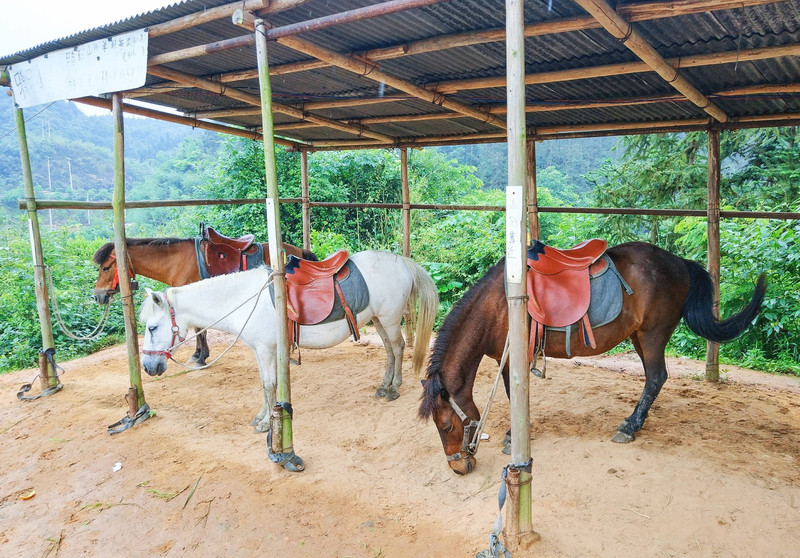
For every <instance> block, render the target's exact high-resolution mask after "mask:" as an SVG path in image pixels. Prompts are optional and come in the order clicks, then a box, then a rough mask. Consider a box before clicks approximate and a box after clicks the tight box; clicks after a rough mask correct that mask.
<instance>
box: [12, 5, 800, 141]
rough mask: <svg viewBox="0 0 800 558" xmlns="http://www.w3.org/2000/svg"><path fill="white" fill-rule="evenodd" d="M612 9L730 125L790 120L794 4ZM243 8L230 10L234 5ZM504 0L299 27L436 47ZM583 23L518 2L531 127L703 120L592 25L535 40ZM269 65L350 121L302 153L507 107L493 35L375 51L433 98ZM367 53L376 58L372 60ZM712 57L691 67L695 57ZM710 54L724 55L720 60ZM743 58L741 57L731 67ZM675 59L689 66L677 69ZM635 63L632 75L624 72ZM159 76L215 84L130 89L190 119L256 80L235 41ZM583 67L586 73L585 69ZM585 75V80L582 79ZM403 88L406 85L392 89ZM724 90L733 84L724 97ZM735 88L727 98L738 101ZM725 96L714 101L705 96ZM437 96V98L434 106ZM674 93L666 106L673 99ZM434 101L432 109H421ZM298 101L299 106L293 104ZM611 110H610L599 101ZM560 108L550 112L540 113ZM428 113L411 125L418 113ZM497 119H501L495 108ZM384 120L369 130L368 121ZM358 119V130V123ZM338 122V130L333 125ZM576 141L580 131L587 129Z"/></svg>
mask: <svg viewBox="0 0 800 558" xmlns="http://www.w3.org/2000/svg"><path fill="white" fill-rule="evenodd" d="M379 4H380V2H378V1H370V0H338V1H336V2H333V1H330V0H308V1H306V2H303V3H301V4H300V5H299V6H297V7H294V8H292V9H289V10H286V11H283V12H280V13H275V14H270V15H265V18H266V19H267V21H268V22H269V24H270V25H271V27H272V28H280V27H282V26H285V25H291V24H297V23H301V22H308V21H309V20H313V19H315V18H319V17H322V16H330V15H336V14H342V13H344V12H346V11H348V10H354V9H358V8H364V7H369V6H376V5H379ZM611 4H612V5H613V6H614V7H615V9H616V10H617V11H618V13H620V14H622V15H623V16H625V17H629V18H630V17H632V16H631V14H639V15H637V16H636V17H634V23H633V28H634V29H635V30H636V31H637V32H638V33H639V34H640V35H641V36H642V37H643V38H644V39H645V40H647V41H648V42H649V43H650V45H652V46H653V48H654V49H655V50H656V51H657V52H658V53H659V54H660V55H661V56H662V57H664V58H667V59H671V58H676V59H677V58H680V60H681V64H682V66H681V67H680V70H679V71H680V74H681V75H682V76H683V77H685V78H686V79H687V80H688V81H689V82H690V83H691V84H692V85H693V86H694V87H695V88H696V89H698V90H699V91H700V92H701V93H703V94H704V95H707V96H709V98H710V99H711V100H712V101H713V102H714V103H715V104H716V105H717V106H719V107H720V108H721V109H722V110H723V111H724V112H725V113H726V114H727V115H728V116H729V117H732V118H742V117H745V118H756V117H760V116H775V115H782V114H784V115H787V119H789V120H786V121H785V122H792V123H793V122H796V121H797V122H800V116H799V115H798V111H799V110H800V0H783V1H778V2H768V1H763V2H758V1H755V2H754V1H753V0H740V1H739V2H737V3H734V2H730V1H728V0H718V2H717V3H716V6H715V5H713V4H711V3H707V2H704V3H703V10H704V11H700V12H698V13H683V12H679V11H675V10H681V9H682V8H683V7H685V6H690V7H691V3H687V2H682V3H674V2H667V1H666V0H663V1H660V0H656V1H653V2H638V3H623V2H613V1H612V2H611ZM659 4H663V5H669V7H670V8H671V9H672V10H673V11H672V12H670V13H669V16H668V17H658V18H657V19H653V18H650V19H648V18H647V17H646V16H643V15H642V14H643V13H644V11H645V10H646V9H647V8H648V7H660V6H659ZM225 5H229V1H226V0H186V1H184V2H178V3H175V4H173V5H170V6H168V7H165V8H163V9H160V10H155V11H153V12H149V13H145V14H141V15H138V16H134V17H131V18H128V19H126V20H124V21H119V22H114V23H111V24H109V25H106V26H102V27H98V28H95V29H90V30H87V31H84V32H82V33H78V34H75V35H72V36H69V37H64V38H61V39H57V40H54V41H52V42H48V43H45V44H43V45H39V46H37V47H34V48H32V49H29V50H26V51H23V52H20V53H15V54H12V55H8V56H4V57H2V58H0V65H9V64H14V63H18V62H21V61H24V60H28V59H31V58H35V57H37V56H40V55H42V54H45V53H48V52H52V51H55V50H59V49H62V48H67V47H72V46H76V45H79V44H82V43H85V42H89V41H93V40H97V39H100V38H105V37H109V36H113V35H116V34H119V33H123V32H126V31H132V30H135V29H141V28H149V27H153V26H155V25H158V24H161V23H165V22H170V21H173V20H176V19H178V18H181V17H184V16H187V15H189V14H195V13H201V12H203V11H205V10H208V9H210V8H215V7H219V6H225ZM238 6H241V3H238V4H236V5H235V6H234V7H238ZM504 18H505V3H504V2H503V0H447V1H442V2H439V3H434V4H430V5H426V6H421V7H415V8H413V9H408V10H405V11H400V12H396V13H391V14H384V15H380V16H377V17H373V18H370V19H366V20H363V21H355V22H349V23H340V24H338V25H335V26H331V27H326V28H324V29H317V30H313V31H307V32H304V33H302V34H300V35H299V36H300V37H301V38H302V39H304V40H306V41H309V42H311V43H313V44H315V45H319V46H321V47H324V48H325V49H328V50H330V51H333V52H335V53H339V54H357V55H359V53H361V52H364V51H370V52H375V50H376V49H385V48H388V47H395V46H401V45H405V46H406V48H408V47H409V45H410V46H411V47H414V46H415V42H418V41H438V42H441V41H442V40H446V39H447V37H448V36H451V35H455V34H470V33H472V34H474V33H478V32H486V31H492V30H502V29H504V27H505V19H504ZM572 20H575V21H578V20H580V21H589V22H592V21H593V20H591V18H590V16H588V14H587V13H586V12H584V11H583V9H582V8H581V7H580V6H579V5H578V4H577V3H576V2H574V1H572V0H552V1H546V2H545V1H528V2H526V3H525V23H526V25H528V26H537V28H538V32H536V33H532V34H530V35H529V36H528V37H527V38H526V41H525V62H526V73H527V74H528V75H529V77H530V78H531V79H532V80H533V81H534V83H533V84H531V85H528V86H527V87H526V97H527V103H528V106H529V108H530V111H529V112H528V114H527V122H528V125H529V126H531V127H532V131H535V129H536V128H542V127H544V128H547V127H558V129H559V130H563V131H565V132H568V131H569V130H570V129H576V128H580V129H585V127H586V126H598V127H603V128H607V127H609V126H612V125H614V124H618V125H619V126H620V127H624V125H625V124H626V123H628V124H630V123H636V124H641V123H648V122H650V123H654V124H656V123H662V122H665V121H669V122H674V123H677V124H680V123H681V122H682V121H685V120H696V119H707V120H708V121H709V123H711V122H712V120H711V117H710V116H709V115H708V114H706V112H704V110H703V108H701V107H698V106H696V105H695V104H693V103H692V102H690V101H688V100H685V99H682V98H681V97H682V95H681V94H680V93H679V92H678V91H676V90H675V89H674V88H673V86H672V85H670V83H668V82H667V81H665V80H664V79H663V78H661V77H660V76H659V75H658V74H656V73H655V72H653V71H651V70H649V69H648V68H646V67H644V68H642V67H641V66H642V62H641V60H640V59H639V58H638V57H637V56H636V54H634V53H633V52H632V51H631V50H629V49H628V47H627V46H626V45H625V44H624V43H623V41H620V40H619V39H617V38H615V37H614V36H612V35H611V34H610V33H608V32H607V31H606V30H604V29H602V28H599V26H598V25H597V24H596V22H594V25H593V26H592V25H583V26H580V27H579V28H575V27H573V30H571V31H570V30H568V31H564V30H563V29H562V30H561V31H560V32H549V33H548V32H544V31H542V30H541V28H540V27H539V25H540V24H545V23H547V22H550V23H569V22H570V21H572ZM247 34H248V32H247V31H246V30H244V29H242V28H240V27H237V26H235V25H233V24H232V22H231V21H230V17H224V18H221V19H217V20H215V21H209V22H205V23H201V24H199V25H196V26H192V27H188V28H185V29H182V30H180V31H175V32H172V33H169V34H163V35H160V36H157V37H152V38H151V40H150V43H149V55H150V56H151V57H152V56H156V55H160V54H164V53H170V52H175V51H180V50H182V49H186V48H189V47H196V46H199V45H205V44H209V43H215V42H218V41H223V40H227V39H233V38H236V37H242V36H245V35H247ZM769 47H793V48H794V50H792V51H790V52H789V53H788V54H786V53H784V54H782V55H781V56H777V55H775V54H768V55H760V56H758V57H757V59H750V58H751V57H752V56H753V50H754V49H764V48H769ZM268 50H269V63H270V67H271V68H272V70H273V72H274V73H275V75H273V77H272V89H273V95H274V99H275V102H277V103H281V104H283V105H291V106H294V107H303V110H306V111H307V114H309V115H312V116H314V115H315V116H319V117H323V118H327V119H331V120H336V121H338V122H340V124H344V125H346V126H349V127H350V128H349V131H346V130H342V129H336V128H331V127H324V126H314V127H302V128H292V129H285V130H282V131H281V135H282V136H284V137H290V138H294V139H296V140H298V141H299V142H304V143H307V144H308V145H307V146H306V147H309V146H310V147H312V148H313V145H314V142H315V141H317V142H326V145H329V144H330V142H335V141H342V142H348V144H349V143H352V141H353V140H358V139H359V138H361V139H364V141H365V142H371V143H374V141H375V140H374V139H367V138H365V137H364V136H363V135H362V132H363V131H364V130H371V131H373V132H379V133H381V134H385V135H388V136H391V137H392V138H395V140H396V143H398V144H402V143H414V142H416V141H419V140H420V139H424V138H442V137H449V138H455V139H457V140H459V141H461V140H463V141H465V142H468V141H469V136H470V135H473V134H483V135H485V134H487V133H497V132H502V128H501V127H499V126H495V125H492V124H490V123H487V122H485V121H484V120H485V119H478V118H475V117H469V116H465V115H463V114H458V113H453V117H452V118H447V119H442V118H437V115H440V114H441V113H442V112H452V111H450V110H449V109H446V108H443V107H441V106H439V105H438V104H437V103H439V102H441V100H442V99H450V100H452V101H456V102H458V103H462V104H463V105H465V106H467V107H472V108H478V109H481V110H489V109H490V108H491V109H496V108H497V107H502V106H503V105H504V103H505V85H504V78H505V63H506V62H505V45H504V43H503V41H502V40H493V41H491V42H486V41H483V42H476V43H474V44H459V45H458V46H455V47H451V48H440V49H430V50H427V51H425V52H419V53H415V52H414V51H413V50H412V51H411V52H409V53H406V54H404V55H402V56H394V57H388V58H387V57H379V58H378V59H376V63H377V64H378V67H379V68H380V69H381V71H383V72H385V73H387V74H389V75H391V76H393V77H395V78H398V79H400V80H402V82H403V83H408V84H413V85H414V86H421V87H425V88H428V89H430V90H435V89H436V88H437V87H445V88H446V89H443V91H444V92H445V93H444V95H436V96H434V95H433V93H431V95H430V98H425V99H419V98H416V97H414V96H413V95H409V94H408V93H407V92H406V91H404V90H402V89H397V88H395V87H391V86H388V85H385V84H382V83H380V82H378V81H376V80H374V79H372V77H374V76H370V75H369V72H363V73H367V74H368V75H361V73H358V72H356V73H354V72H352V71H349V70H347V69H343V68H337V67H333V66H324V67H317V68H313V69H306V70H303V71H295V72H289V73H286V72H284V67H285V66H286V65H291V64H295V63H298V62H305V61H311V60H313V59H312V58H311V57H310V56H308V55H307V54H304V53H303V52H299V51H297V50H294V49H293V48H290V47H289V46H287V45H286V44H281V42H280V41H278V42H275V41H270V42H269V46H268ZM375 56H377V55H375ZM698 56H701V57H702V56H707V57H713V59H711V60H708V61H706V62H703V64H702V65H698V63H697V62H696V60H695V59H696V57H698ZM720 57H727V58H726V59H725V60H723V61H722V62H720ZM740 58H741V59H740ZM684 61H686V62H684ZM631 65H635V68H637V71H636V72H635V73H630V71H628V70H626V69H625V68H622V66H625V67H630V66H631ZM163 66H164V67H165V68H168V69H170V70H177V71H179V72H182V73H184V74H188V75H190V76H194V77H201V78H206V79H214V80H218V79H220V76H222V79H223V81H225V88H226V89H225V91H223V92H222V94H220V93H219V92H218V91H214V92H212V91H206V90H204V89H199V88H197V87H187V86H183V87H181V88H179V89H174V90H169V89H166V90H165V89H164V88H165V87H170V86H173V85H175V84H174V83H172V82H170V81H169V80H165V79H162V78H159V77H156V76H155V75H150V76H149V77H148V79H147V87H150V88H152V89H151V90H150V91H148V92H146V93H145V94H142V93H141V92H140V93H139V94H138V95H137V99H138V100H140V101H147V102H151V103H154V104H157V105H163V106H165V107H170V108H174V109H178V110H180V111H183V112H185V113H187V114H193V113H195V112H198V111H215V110H227V109H233V108H254V107H252V106H249V105H246V104H245V103H243V102H242V101H240V100H236V99H233V98H231V97H230V96H228V95H227V94H226V92H227V91H230V90H233V89H236V90H240V91H243V92H246V93H250V94H253V95H257V94H258V90H259V87H258V80H257V78H256V76H255V72H254V70H255V68H256V56H255V48H254V47H253V46H250V45H247V46H240V47H237V48H235V49H230V50H220V51H217V52H213V53H210V54H206V55H204V56H199V57H193V58H186V59H182V60H176V61H173V62H169V63H165V64H164V65H163ZM602 67H616V68H618V70H617V71H616V72H613V71H608V72H606V73H605V74H603V73H602V72H600V74H599V75H596V74H597V73H598V68H602ZM566 70H576V71H577V72H578V74H577V75H572V76H569V79H565V78H564V76H563V75H560V76H559V78H558V79H556V80H554V79H552V78H548V79H545V80H544V83H538V82H537V81H542V79H543V78H541V77H539V76H538V75H537V74H543V73H550V72H562V71H566ZM581 70H584V71H585V75H582V73H581ZM243 71H245V72H248V71H249V72H250V74H249V75H247V76H240V77H243V78H244V79H239V80H237V81H231V80H228V79H227V78H225V76H226V75H227V74H231V73H232V72H243ZM592 76H594V77H592ZM474 78H489V79H490V80H493V81H489V82H486V83H485V84H482V85H480V86H473V85H470V84H462V83H459V84H458V86H452V82H454V81H456V82H461V81H462V80H469V79H474ZM777 85H781V86H788V87H785V88H784V90H782V91H780V92H775V91H766V92H763V93H759V91H758V90H757V89H756V88H758V87H763V86H777ZM401 87H402V88H403V89H405V86H401ZM730 90H734V91H733V92H732V93H731V91H730ZM737 91H738V93H737ZM719 92H727V93H726V95H725V96H716V95H715V94H716V93H719ZM395 95H396V96H398V97H399V98H398V99H397V100H396V101H393V102H386V103H369V104H362V105H359V106H351V105H350V101H351V100H352V99H354V98H357V99H364V100H369V99H374V98H379V97H383V96H395ZM434 97H435V98H434ZM642 98H664V99H663V100H661V101H659V102H648V103H642V102H641V99H642ZM676 99H677V100H676ZM337 100H338V101H341V102H342V103H347V104H346V106H330V105H329V104H328V105H325V106H324V108H315V103H318V102H320V101H326V102H327V101H337ZM432 101H434V102H432ZM304 103H306V104H305V105H304ZM565 103H571V104H576V103H577V104H580V107H583V108H570V109H566V110H565V109H564V107H563V106H560V105H563V104H565ZM609 105H610V106H609ZM548 106H551V107H552V106H557V108H558V109H559V110H555V109H554V110H542V109H541V107H548ZM426 114H428V115H431V118H430V119H424V120H423V119H419V115H426ZM495 116H496V117H498V118H500V119H501V120H502V118H503V114H502V112H501V113H495ZM379 117H380V118H381V119H383V118H385V117H394V118H390V120H391V121H381V122H370V119H375V118H379ZM209 119H213V121H215V122H224V123H227V124H230V125H233V126H244V127H248V128H251V129H252V128H257V127H258V126H259V124H260V116H259V115H258V114H254V115H244V116H230V115H227V116H225V115H213V114H212V115H210V116H209ZM362 119H363V120H364V122H362ZM298 121H299V120H298V118H297V116H296V115H294V116H292V115H287V114H284V113H276V117H275V122H276V124H287V123H292V122H298ZM337 127H338V128H341V126H337ZM586 133H590V131H589V132H586Z"/></svg>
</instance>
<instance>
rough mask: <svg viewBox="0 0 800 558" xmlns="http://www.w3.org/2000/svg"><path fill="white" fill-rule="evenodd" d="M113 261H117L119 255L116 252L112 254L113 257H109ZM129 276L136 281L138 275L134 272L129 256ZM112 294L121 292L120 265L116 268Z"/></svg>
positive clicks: (112, 282)
mask: <svg viewBox="0 0 800 558" xmlns="http://www.w3.org/2000/svg"><path fill="white" fill-rule="evenodd" d="M109 257H110V258H111V259H112V260H116V259H117V254H116V253H115V252H111V256H109ZM128 274H129V275H130V276H131V279H136V274H135V273H134V272H133V265H132V263H131V258H130V256H128ZM110 292H114V293H116V292H119V265H117V267H115V268H114V279H113V280H112V281H111V290H110Z"/></svg>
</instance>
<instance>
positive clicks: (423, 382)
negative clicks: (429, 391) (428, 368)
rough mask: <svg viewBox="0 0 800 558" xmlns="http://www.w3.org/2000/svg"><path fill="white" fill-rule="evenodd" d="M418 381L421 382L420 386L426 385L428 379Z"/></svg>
mask: <svg viewBox="0 0 800 558" xmlns="http://www.w3.org/2000/svg"><path fill="white" fill-rule="evenodd" d="M419 383H421V384H422V387H427V386H428V380H420V381H419Z"/></svg>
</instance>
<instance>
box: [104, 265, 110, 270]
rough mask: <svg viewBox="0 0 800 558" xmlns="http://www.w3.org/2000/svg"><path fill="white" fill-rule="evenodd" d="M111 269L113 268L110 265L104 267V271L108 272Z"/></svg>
mask: <svg viewBox="0 0 800 558" xmlns="http://www.w3.org/2000/svg"><path fill="white" fill-rule="evenodd" d="M110 269H111V266H110V265H107V266H106V267H104V268H103V271H108V270H110Z"/></svg>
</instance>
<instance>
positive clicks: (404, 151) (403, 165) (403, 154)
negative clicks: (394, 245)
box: [400, 147, 414, 347]
mask: <svg viewBox="0 0 800 558" xmlns="http://www.w3.org/2000/svg"><path fill="white" fill-rule="evenodd" d="M400 189H401V190H402V196H403V255H404V256H405V257H406V258H410V257H411V193H410V191H409V189H408V148H406V147H401V148H400ZM413 312H414V309H413V308H407V309H406V315H405V321H406V328H405V329H406V344H407V345H408V346H409V347H413V346H414V328H413V327H412V325H413V324H412V323H411V314H412V313H413Z"/></svg>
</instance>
